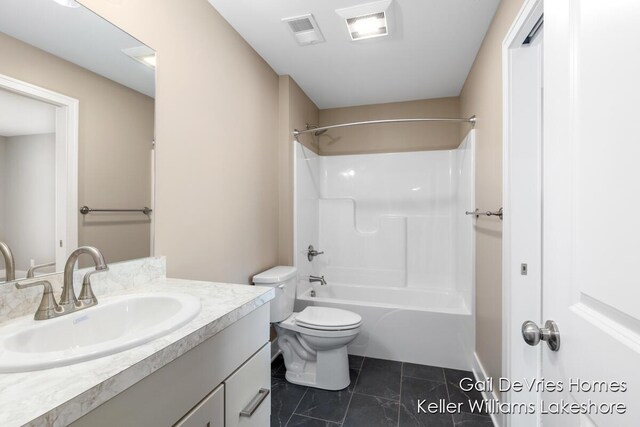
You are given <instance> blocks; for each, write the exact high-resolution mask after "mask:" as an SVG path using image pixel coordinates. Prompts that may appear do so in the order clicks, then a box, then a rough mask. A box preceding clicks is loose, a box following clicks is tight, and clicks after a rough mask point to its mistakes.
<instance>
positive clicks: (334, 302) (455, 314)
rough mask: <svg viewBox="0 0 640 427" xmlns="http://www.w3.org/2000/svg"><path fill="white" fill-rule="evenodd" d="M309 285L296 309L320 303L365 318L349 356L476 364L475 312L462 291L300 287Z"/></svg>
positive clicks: (463, 366) (452, 365)
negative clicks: (457, 292) (474, 358)
mask: <svg viewBox="0 0 640 427" xmlns="http://www.w3.org/2000/svg"><path fill="white" fill-rule="evenodd" d="M301 285H302V283H301ZM305 288H307V289H306V290H305V291H304V292H302V293H301V294H299V295H298V296H297V299H296V311H300V310H302V309H304V308H305V307H308V306H313V305H317V306H323V307H334V308H341V309H344V310H349V311H353V312H355V313H358V314H359V315H360V316H362V326H361V332H360V334H359V335H358V337H357V338H356V339H355V340H354V341H353V342H352V343H351V344H350V345H349V347H348V351H349V354H355V355H360V356H367V357H375V358H380V359H388V360H397V361H401V362H410V363H419V364H423V365H433V366H442V367H446V368H453V369H465V370H469V369H471V367H472V360H473V348H474V341H475V340H474V337H475V331H474V322H473V315H472V312H471V310H470V308H469V307H467V305H466V304H465V301H464V299H463V298H462V296H461V295H459V294H456V293H452V292H448V291H438V290H426V289H425V290H423V289H415V288H392V287H373V286H362V285H349V284H336V283H330V284H328V285H325V286H320V285H315V286H314V287H313V288H308V284H306V286H299V287H298V289H305ZM312 291H315V296H312Z"/></svg>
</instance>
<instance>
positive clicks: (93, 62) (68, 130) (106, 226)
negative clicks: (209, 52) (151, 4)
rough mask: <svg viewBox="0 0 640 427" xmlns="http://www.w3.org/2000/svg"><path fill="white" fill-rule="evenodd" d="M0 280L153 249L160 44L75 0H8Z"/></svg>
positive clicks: (0, 25) (2, 67)
mask: <svg viewBox="0 0 640 427" xmlns="http://www.w3.org/2000/svg"><path fill="white" fill-rule="evenodd" d="M0 55H1V56H2V61H0V242H2V244H0V254H1V255H2V256H0V282H1V281H5V280H9V281H11V280H13V279H20V278H24V277H27V276H28V275H29V276H32V275H35V276H38V275H43V274H49V273H52V272H55V271H61V270H62V269H63V267H64V261H65V259H66V257H67V256H68V255H69V253H70V252H71V251H73V250H74V249H76V248H77V247H78V246H83V245H91V246H95V247H97V248H99V249H100V250H101V251H102V253H103V254H104V255H105V258H106V259H107V261H108V262H109V263H113V262H118V261H124V260H129V259H134V258H141V257H146V256H149V255H151V247H152V245H151V239H152V232H151V230H152V222H153V215H154V213H153V200H152V188H153V177H152V172H153V139H154V96H155V52H154V51H153V50H152V49H151V48H150V47H148V46H145V45H144V44H142V43H141V42H140V41H138V40H136V39H135V38H133V37H131V36H130V35H129V34H127V33H125V32H124V31H122V30H120V29H119V28H117V27H115V26H114V25H112V24H111V23H109V22H108V21H105V20H104V19H102V18H100V17H99V16H97V15H95V14H94V13H93V12H91V11H90V10H88V9H86V8H84V7H82V6H80V5H79V4H77V3H75V2H62V4H61V3H60V2H56V1H53V0H21V1H15V0H0Z"/></svg>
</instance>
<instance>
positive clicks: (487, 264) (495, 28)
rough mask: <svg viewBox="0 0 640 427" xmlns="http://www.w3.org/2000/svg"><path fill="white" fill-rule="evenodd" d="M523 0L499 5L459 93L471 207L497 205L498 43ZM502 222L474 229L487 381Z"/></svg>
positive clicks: (497, 359)
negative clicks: (471, 147)
mask: <svg viewBox="0 0 640 427" xmlns="http://www.w3.org/2000/svg"><path fill="white" fill-rule="evenodd" d="M522 3H523V0H502V2H501V3H500V7H499V8H498V11H497V13H496V15H495V17H494V19H493V22H492V24H491V27H490V29H489V31H488V32H487V35H486V36H485V39H484V41H483V43H482V47H481V48H480V52H479V53H478V56H477V57H476V60H475V62H474V64H473V67H472V68H471V72H470V74H469V76H468V77H467V81H466V83H465V85H464V87H463V89H462V93H461V94H460V112H461V114H462V115H463V116H469V115H472V114H476V115H477V116H478V122H477V123H476V206H477V207H478V208H480V209H482V210H485V209H491V210H493V209H497V208H499V207H500V206H502V41H503V39H504V37H505V36H506V33H507V31H508V30H509V28H510V27H511V24H512V22H513V20H514V19H515V17H516V15H517V13H518V11H519V10H520V7H521V6H522ZM501 253H502V223H501V222H500V221H497V220H496V219H495V218H483V217H480V218H479V219H478V221H477V226H476V353H477V354H478V357H479V358H480V362H481V363H482V364H483V365H484V367H485V369H486V370H487V373H488V375H489V376H490V377H494V378H497V377H499V376H500V374H501V371H502V366H501V363H502V357H501V356H502V340H501V337H502V335H501V330H502V275H501V269H502V259H501Z"/></svg>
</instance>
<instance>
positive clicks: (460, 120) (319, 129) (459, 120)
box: [293, 115, 476, 137]
mask: <svg viewBox="0 0 640 427" xmlns="http://www.w3.org/2000/svg"><path fill="white" fill-rule="evenodd" d="M407 122H456V123H471V125H472V126H475V124H476V116H475V115H473V116H471V117H469V118H468V119H465V118H455V119H446V118H423V119H386V120H370V121H367V122H353V123H342V124H339V125H331V126H321V127H317V128H313V129H306V130H298V129H294V130H293V136H295V137H297V136H298V135H302V134H304V133H311V132H314V133H315V132H322V131H326V130H329V129H336V128H343V127H348V126H361V125H376V124H383V123H407Z"/></svg>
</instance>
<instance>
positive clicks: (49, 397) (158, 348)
mask: <svg viewBox="0 0 640 427" xmlns="http://www.w3.org/2000/svg"><path fill="white" fill-rule="evenodd" d="M152 292H181V293H187V294H190V295H194V296H196V297H198V298H199V299H200V302H201V304H202V308H201V310H200V313H199V314H198V315H197V316H196V318H195V319H193V320H192V321H191V322H189V323H188V324H187V325H185V326H183V327H181V328H180V329H177V330H176V331H174V332H172V333H170V334H168V335H165V336H163V337H161V338H158V339H155V340H153V341H151V342H148V343H146V344H143V345H140V346H138V347H135V348H132V349H130V350H126V351H123V352H121V353H116V354H113V355H110V356H105V357H101V358H99V359H95V360H91V361H87V362H82V363H78V364H75V365H70V366H63V367H59V368H53V369H46V370H41V371H34V372H25V373H16V374H0V408H1V409H0V426H3V427H11V426H23V425H28V426H42V425H46V426H64V425H67V424H69V423H71V422H73V421H75V420H76V419H78V418H80V417H81V416H82V415H84V414H86V413H88V412H89V411H91V410H93V409H95V408H96V407H98V406H99V405H101V404H102V403H104V402H106V401H107V400H109V399H110V398H112V397H114V396H115V395H117V394H119V393H120V392H122V391H123V390H125V389H127V388H128V387H130V386H131V385H133V384H135V383H136V382H138V381H140V380H141V379H143V378H145V377H147V376H148V375H150V374H151V373H153V372H155V371H156V370H158V369H160V368H161V367H163V366H165V365H166V364H168V363H169V362H171V361H173V360H175V359H176V358H178V357H179V356H181V355H183V354H184V353H186V352H187V351H189V350H190V349H192V348H194V347H195V346H197V345H198V344H200V343H202V342H203V341H205V340H207V339H208V338H211V337H212V336H213V335H215V334H216V333H218V332H220V331H221V330H222V329H224V328H226V327H227V326H229V325H231V324H232V323H234V322H235V321H236V320H238V319H240V318H241V317H243V316H245V315H246V314H248V313H250V312H252V311H254V310H255V309H257V308H258V307H260V306H262V305H263V304H265V303H267V302H268V301H269V300H271V299H272V298H273V295H274V294H273V289H271V288H266V287H256V286H247V285H233V284H225V283H211V282H200V281H192V280H181V279H165V278H157V279H154V280H151V281H150V282H148V283H145V284H141V285H137V286H135V287H133V288H130V289H123V290H120V291H116V292H113V293H109V295H108V296H109V297H111V296H116V295H124V294H135V293H152ZM96 293H97V294H98V292H97V291H96ZM98 298H100V296H99V295H98Z"/></svg>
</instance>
